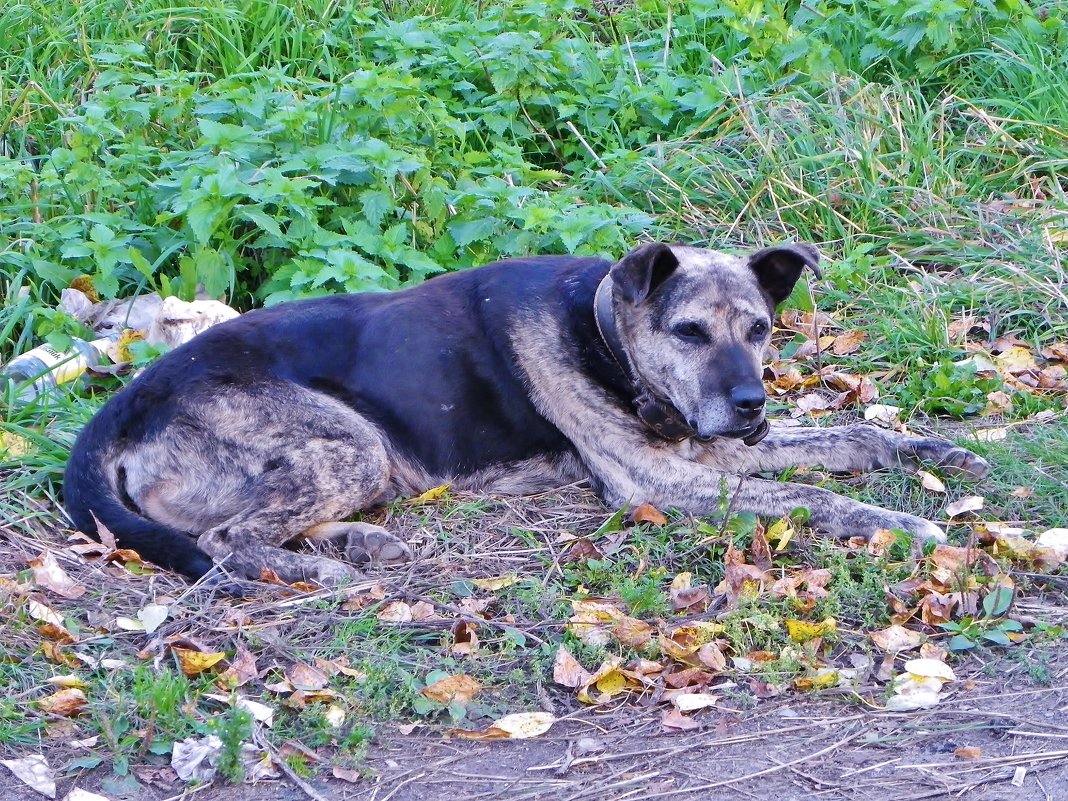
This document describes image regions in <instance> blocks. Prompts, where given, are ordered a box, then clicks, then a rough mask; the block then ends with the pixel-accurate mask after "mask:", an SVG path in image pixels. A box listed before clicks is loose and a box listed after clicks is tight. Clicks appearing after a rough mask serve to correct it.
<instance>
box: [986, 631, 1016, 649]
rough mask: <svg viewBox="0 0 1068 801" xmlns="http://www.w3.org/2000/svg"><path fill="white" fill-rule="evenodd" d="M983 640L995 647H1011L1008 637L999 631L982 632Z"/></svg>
mask: <svg viewBox="0 0 1068 801" xmlns="http://www.w3.org/2000/svg"><path fill="white" fill-rule="evenodd" d="M983 639H986V640H989V641H990V642H992V643H995V644H997V645H1012V640H1010V639H1009V637H1008V635H1007V634H1006V633H1005V632H1003V631H1001V630H1000V629H991V630H990V631H984V632H983Z"/></svg>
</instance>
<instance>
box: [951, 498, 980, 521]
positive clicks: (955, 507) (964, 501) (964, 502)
mask: <svg viewBox="0 0 1068 801" xmlns="http://www.w3.org/2000/svg"><path fill="white" fill-rule="evenodd" d="M983 503H984V500H983V499H982V498H981V497H979V496H978V495H965V496H964V497H963V498H961V499H960V500H958V501H954V502H953V503H951V504H948V505H947V506H946V514H947V515H948V516H949V517H957V516H959V515H962V514H964V513H966V512H977V511H979V510H980V509H982V508H983Z"/></svg>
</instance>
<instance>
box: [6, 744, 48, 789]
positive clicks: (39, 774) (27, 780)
mask: <svg viewBox="0 0 1068 801" xmlns="http://www.w3.org/2000/svg"><path fill="white" fill-rule="evenodd" d="M0 765H3V766H4V767H6V768H7V769H8V770H10V771H11V772H12V773H14V774H15V776H16V777H17V778H18V779H19V780H20V781H21V782H23V783H24V784H27V785H29V786H30V787H32V788H33V789H34V790H36V791H37V792H39V793H40V794H41V795H46V796H48V797H49V798H55V797H56V780H55V774H54V773H53V772H52V768H50V767H49V766H48V760H46V759H45V758H44V757H43V756H40V755H38V754H34V755H33V756H28V757H23V758H22V759H0Z"/></svg>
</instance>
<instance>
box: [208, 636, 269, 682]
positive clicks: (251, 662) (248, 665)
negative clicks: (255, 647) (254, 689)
mask: <svg viewBox="0 0 1068 801" xmlns="http://www.w3.org/2000/svg"><path fill="white" fill-rule="evenodd" d="M258 676H259V670H258V669H257V668H256V657H255V656H254V655H253V654H252V652H251V651H249V650H248V649H247V648H245V647H244V646H241V645H238V646H237V652H236V653H235V654H234V655H233V657H232V658H231V659H230V665H229V667H227V668H226V670H224V671H223V672H222V673H220V674H219V675H218V676H216V677H215V683H216V684H217V685H219V686H220V687H222V688H223V689H227V690H233V689H236V688H238V687H242V686H244V685H245V684H248V683H249V682H250V681H252V680H253V679H255V678H257V677H258Z"/></svg>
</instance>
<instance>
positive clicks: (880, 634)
mask: <svg viewBox="0 0 1068 801" xmlns="http://www.w3.org/2000/svg"><path fill="white" fill-rule="evenodd" d="M868 636H869V637H871V639H872V642H874V643H875V644H876V645H877V646H878V647H879V648H881V649H882V650H884V651H888V652H890V653H896V652H898V651H908V650H911V649H913V648H918V647H919V646H920V645H921V644H922V643H923V642H924V640H926V639H927V638H926V637H925V636H924V635H922V634H920V633H919V632H918V631H912V630H911V629H907V628H905V627H904V626H897V625H894V626H888V627H887V628H885V629H882V630H880V631H873V632H870V633H869V634H868Z"/></svg>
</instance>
